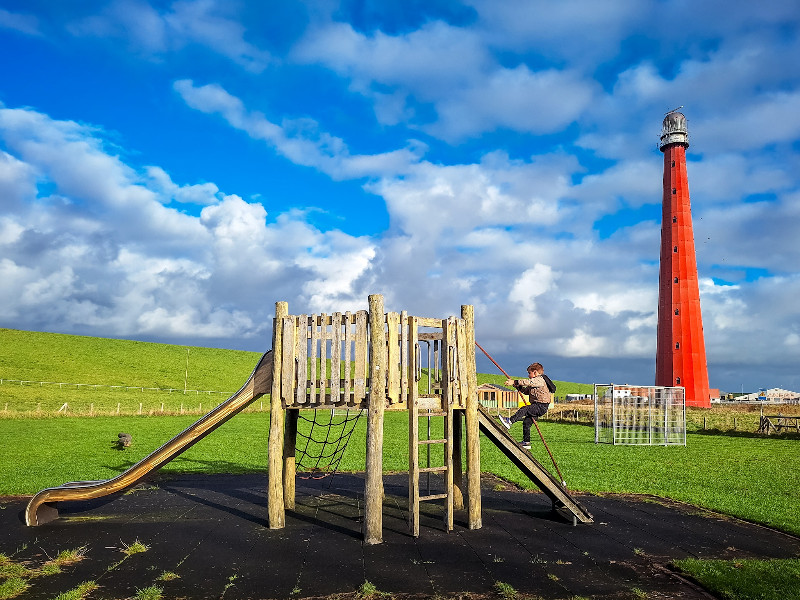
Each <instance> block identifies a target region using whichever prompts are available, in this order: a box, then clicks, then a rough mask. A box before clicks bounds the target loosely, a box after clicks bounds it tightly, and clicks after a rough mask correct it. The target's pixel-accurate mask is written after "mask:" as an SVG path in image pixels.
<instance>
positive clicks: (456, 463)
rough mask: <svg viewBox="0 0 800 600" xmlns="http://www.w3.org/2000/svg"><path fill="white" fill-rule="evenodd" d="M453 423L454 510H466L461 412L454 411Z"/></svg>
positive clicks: (452, 414) (452, 413)
mask: <svg viewBox="0 0 800 600" xmlns="http://www.w3.org/2000/svg"><path fill="white" fill-rule="evenodd" d="M450 412H451V416H452V423H453V508H454V509H455V510H461V509H463V508H464V491H465V490H464V473H463V460H462V455H461V446H462V443H463V440H464V426H463V425H464V422H463V421H462V419H461V413H462V412H463V411H461V410H452V411H450Z"/></svg>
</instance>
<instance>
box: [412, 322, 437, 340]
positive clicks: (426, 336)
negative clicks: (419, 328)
mask: <svg viewBox="0 0 800 600" xmlns="http://www.w3.org/2000/svg"><path fill="white" fill-rule="evenodd" d="M438 326H439V327H441V321H440V322H439V325H438ZM418 335H419V339H420V340H423V341H433V340H441V339H442V332H441V331H436V332H433V333H430V332H429V333H420V334H418Z"/></svg>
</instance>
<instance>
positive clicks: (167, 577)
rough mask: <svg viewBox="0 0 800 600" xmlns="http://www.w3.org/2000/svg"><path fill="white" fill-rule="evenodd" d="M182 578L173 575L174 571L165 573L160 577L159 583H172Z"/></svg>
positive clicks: (175, 574)
mask: <svg viewBox="0 0 800 600" xmlns="http://www.w3.org/2000/svg"><path fill="white" fill-rule="evenodd" d="M180 577H181V576H180V575H178V574H177V573H173V572H172V571H164V572H163V573H161V575H159V576H158V581H172V580H174V579H180Z"/></svg>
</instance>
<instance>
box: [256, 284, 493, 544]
mask: <svg viewBox="0 0 800 600" xmlns="http://www.w3.org/2000/svg"><path fill="white" fill-rule="evenodd" d="M287 313H288V305H287V304H286V303H285V302H279V303H278V304H277V306H276V314H275V324H276V327H275V329H274V334H273V345H272V347H273V354H272V360H273V363H272V364H273V366H272V373H273V377H272V398H273V402H272V405H271V411H272V412H271V419H270V433H269V525H270V527H271V528H279V527H283V525H284V523H285V510H286V509H292V508H294V481H295V474H296V473H295V469H296V466H295V444H296V439H297V418H298V411H299V410H300V409H309V408H313V409H317V410H319V409H333V408H336V407H343V406H344V407H351V408H361V409H364V410H366V411H367V451H366V484H365V491H364V495H365V519H364V540H365V542H366V543H367V544H375V543H380V542H381V541H382V505H383V479H382V476H383V416H384V411H386V410H406V411H408V422H409V440H408V444H409V445H408V449H409V452H408V454H409V460H408V462H409V525H410V528H411V531H412V533H413V534H414V535H419V506H420V502H423V501H426V500H437V499H443V500H444V501H445V523H446V527H447V529H448V530H451V529H452V528H453V510H454V509H460V508H463V507H464V501H465V497H466V508H467V514H468V527H469V528H470V529H478V528H480V526H481V498H480V446H479V439H478V431H479V427H478V397H477V393H476V387H477V384H476V376H475V328H474V316H473V314H474V313H473V307H472V306H466V305H465V306H462V307H461V317H460V318H457V317H448V318H445V319H431V318H424V317H416V316H410V315H408V314H407V313H406V312H402V313H392V312H390V313H384V311H383V297H382V296H379V295H372V296H370V297H369V310H368V311H358V312H356V313H353V314H351V313H349V312H346V313H338V312H337V313H333V314H331V315H326V314H320V315H291V316H290V315H288V314H287ZM421 342H422V343H426V342H434V355H433V360H430V357H429V356H428V359H429V360H428V362H427V373H426V377H427V378H428V380H429V381H431V380H432V379H436V381H435V382H433V383H432V385H430V386H428V387H430V388H431V389H430V392H431V393H425V394H420V392H419V382H420V379H421V378H422V375H423V368H424V367H423V363H424V362H425V358H426V357H425V356H423V353H422V349H421V345H420V343H421ZM437 375H438V377H437ZM275 399H280V402H275V401H274V400H275ZM420 411H425V415H426V416H432V417H439V418H441V419H443V420H444V423H443V431H444V432H445V435H444V438H442V439H437V440H427V439H426V440H420V438H419V415H420ZM462 416H463V417H464V418H463V419H462ZM464 422H466V427H464ZM284 423H285V429H284ZM464 429H466V432H465V431H464ZM465 434H466V484H465V482H464V477H463V474H462V464H463V460H462V456H461V448H462V437H463V436H464V435H465ZM424 444H441V445H442V446H443V447H444V453H443V455H444V464H442V465H439V466H435V467H420V466H419V447H420V445H424ZM424 472H436V473H440V474H442V475H443V477H444V479H445V482H446V483H445V490H446V491H445V492H444V493H443V494H433V495H429V496H426V495H421V494H420V485H419V478H420V474H421V473H424Z"/></svg>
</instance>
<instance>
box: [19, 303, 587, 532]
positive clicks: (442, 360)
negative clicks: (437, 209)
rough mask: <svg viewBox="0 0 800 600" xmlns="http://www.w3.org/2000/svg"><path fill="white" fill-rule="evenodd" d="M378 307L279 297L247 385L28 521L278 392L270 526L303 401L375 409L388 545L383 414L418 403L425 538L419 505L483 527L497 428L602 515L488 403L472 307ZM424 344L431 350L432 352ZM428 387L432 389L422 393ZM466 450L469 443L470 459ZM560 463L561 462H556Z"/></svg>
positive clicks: (367, 504) (279, 515) (34, 509)
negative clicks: (436, 460)
mask: <svg viewBox="0 0 800 600" xmlns="http://www.w3.org/2000/svg"><path fill="white" fill-rule="evenodd" d="M368 300H369V309H368V310H361V311H357V312H354V313H351V312H343V313H342V312H334V313H332V314H301V315H289V307H288V304H287V303H286V302H277V303H276V305H275V321H274V324H273V340H272V341H273V344H272V350H270V351H269V352H267V353H265V354H264V355H263V356H262V358H261V360H260V361H259V363H258V365H257V366H256V367H255V369H254V370H253V373H252V374H251V375H250V378H249V379H248V380H247V382H246V383H245V384H244V385H243V386H242V388H241V389H240V390H239V391H238V392H236V393H235V394H234V395H233V396H231V397H230V398H229V399H228V400H226V401H225V402H223V403H222V404H220V405H219V406H217V407H216V408H214V409H213V410H212V411H211V412H209V413H208V414H207V415H205V416H204V417H202V418H201V419H200V420H198V421H197V422H196V423H194V424H193V425H191V426H190V427H188V428H187V429H186V430H184V431H183V432H181V433H180V434H178V435H177V436H175V437H174V438H172V439H171V440H169V441H168V442H167V443H166V444H164V445H163V446H161V447H160V448H159V449H157V450H155V451H154V452H152V453H151V454H150V455H148V456H147V457H145V458H144V459H142V460H141V461H139V462H138V463H136V464H135V465H133V466H132V467H130V468H129V469H127V470H126V471H125V472H123V473H121V474H120V475H118V476H116V477H114V478H112V479H109V480H106V481H80V482H71V483H66V484H63V485H61V486H59V487H55V488H48V489H45V490H42V491H40V492H39V493H38V494H36V495H35V496H34V497H33V498H32V499H31V501H30V502H29V503H28V507H27V509H26V514H25V520H26V523H27V524H28V525H40V524H43V523H46V522H48V521H52V520H54V519H56V518H57V517H58V510H57V508H56V503H57V502H59V501H66V500H88V499H92V498H97V497H101V496H105V495H109V494H113V493H117V492H120V491H123V490H124V489H126V488H128V487H130V486H132V485H134V484H135V483H137V482H139V481H141V480H142V479H143V478H144V477H146V476H147V475H148V474H150V473H152V472H153V471H155V470H157V469H158V468H160V467H161V466H163V465H165V464H166V463H168V462H169V461H170V460H172V459H173V458H175V457H176V456H178V455H179V454H180V453H182V452H183V451H184V450H186V449H187V448H189V447H191V446H192V445H193V444H195V443H196V442H198V441H199V440H200V439H202V438H203V437H205V436H206V435H208V434H209V433H211V432H212V431H214V430H215V429H216V428H217V427H219V426H220V425H222V424H223V423H225V422H226V421H227V420H228V419H230V418H232V417H233V416H235V415H236V414H238V413H239V412H240V411H241V410H242V409H244V408H245V407H246V406H248V405H249V404H250V403H252V402H253V401H254V400H256V399H257V398H259V397H261V396H262V395H265V394H270V396H271V402H270V428H269V443H268V490H267V492H268V494H267V495H268V507H267V510H268V525H269V527H270V528H271V529H280V528H282V527H284V526H285V524H286V511H287V510H292V509H294V507H295V478H296V476H297V464H296V454H297V437H298V417H299V414H300V411H301V410H315V411H319V410H322V411H325V410H331V411H332V410H335V409H339V408H348V409H359V410H363V411H365V412H366V418H367V428H366V477H365V486H364V522H363V523H364V524H363V534H364V541H365V543H366V544H378V543H381V542H382V538H383V534H382V527H383V525H382V524H383V513H382V507H383V498H384V490H383V422H384V414H385V411H402V410H404V411H407V412H408V424H409V426H408V436H409V439H408V463H409V466H408V477H409V485H408V520H409V527H410V531H411V534H412V535H414V536H418V535H419V530H420V526H419V522H420V520H419V514H420V503H421V502H425V501H434V500H443V501H444V523H445V528H446V529H447V530H448V531H450V530H452V529H453V512H454V510H459V509H464V508H466V513H467V526H468V528H469V529H479V528H480V527H481V492H480V472H481V471H480V440H479V432H483V433H484V434H485V435H487V436H488V437H489V438H490V439H491V440H492V441H493V442H494V443H495V444H496V445H497V446H498V448H499V449H500V450H501V451H502V452H503V453H504V454H505V455H506V456H507V457H508V458H509V459H510V460H511V461H512V462H513V463H514V464H515V465H516V466H517V467H519V468H520V469H521V470H522V471H523V472H524V473H525V474H526V475H528V477H530V479H531V480H532V481H533V482H534V483H536V485H538V486H539V488H540V489H541V490H542V491H543V492H544V493H545V494H546V495H547V496H548V497H549V498H550V499H551V500H552V501H553V507H554V509H557V510H558V511H559V512H561V513H562V514H564V515H565V516H567V517H569V516H571V517H572V520H573V523H574V524H575V523H577V522H578V521H580V522H584V523H590V522H592V516H591V514H590V513H589V512H588V511H586V510H585V509H584V508H583V507H582V506H580V504H579V503H578V502H577V501H576V500H575V499H574V498H573V497H572V496H570V494H569V493H568V491H567V489H566V485H565V484H564V482H563V481H560V480H559V479H556V478H555V477H554V476H553V475H551V474H550V473H549V472H548V471H547V470H546V469H545V468H544V467H542V466H541V465H540V464H539V463H538V462H537V461H536V460H535V458H533V456H532V455H531V454H530V453H529V452H528V451H526V450H524V449H522V447H521V446H520V445H519V444H518V443H517V442H516V441H515V440H514V439H513V438H512V437H511V436H510V435H509V434H508V431H506V430H505V428H504V427H503V426H502V425H500V424H499V423H498V421H497V420H496V419H494V418H493V417H492V416H491V415H490V414H489V413H488V411H486V410H485V409H483V407H481V406H480V403H479V401H478V393H477V384H476V367H475V346H476V344H475V327H474V309H473V307H472V306H469V305H464V306H462V307H461V316H460V317H455V316H450V317H446V318H428V317H419V316H413V315H409V314H407V312H405V311H403V312H400V313H396V312H389V313H385V312H384V306H383V297H382V296H380V295H371V296H369V299H368ZM423 346H426V351H425V352H423ZM420 390H422V391H420ZM421 416H425V417H428V418H429V419H431V418H438V419H441V420H442V428H441V430H442V431H443V432H444V435H443V437H442V438H440V439H429V438H426V439H422V438H421V436H420V427H419V422H420V417H421ZM433 445H438V446H440V447H441V449H442V452H440V453H437V455H438V456H441V457H442V464H440V465H436V466H424V467H421V466H420V455H419V450H420V447H431V446H433ZM462 449H464V450H465V451H464V452H463V454H464V455H463V456H462ZM556 468H557V467H556ZM426 473H435V474H439V475H441V477H442V481H443V491H442V492H440V493H435V494H430V493H427V494H423V493H421V488H420V476H421V475H422V474H426Z"/></svg>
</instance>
